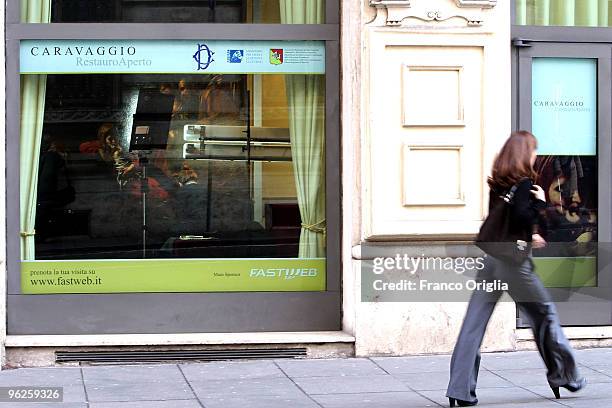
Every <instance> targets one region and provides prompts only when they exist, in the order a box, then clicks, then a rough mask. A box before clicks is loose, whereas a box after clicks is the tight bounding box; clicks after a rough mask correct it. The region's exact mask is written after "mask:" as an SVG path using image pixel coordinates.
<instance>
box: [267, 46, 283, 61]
mask: <svg viewBox="0 0 612 408" xmlns="http://www.w3.org/2000/svg"><path fill="white" fill-rule="evenodd" d="M282 63H283V49H282V48H271V49H270V64H272V65H280V64H282Z"/></svg>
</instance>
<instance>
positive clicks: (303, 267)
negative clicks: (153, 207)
mask: <svg viewBox="0 0 612 408" xmlns="http://www.w3.org/2000/svg"><path fill="white" fill-rule="evenodd" d="M325 277H326V274H325V259H324V258H316V259H287V258H279V259H258V258H254V259H197V260H196V259H150V260H121V261H116V260H113V261H105V260H91V261H85V260H81V261H22V262H21V291H22V293H24V294H53V293H137V292H140V293H147V292H285V291H286V292H298V291H324V290H325V283H326V279H325Z"/></svg>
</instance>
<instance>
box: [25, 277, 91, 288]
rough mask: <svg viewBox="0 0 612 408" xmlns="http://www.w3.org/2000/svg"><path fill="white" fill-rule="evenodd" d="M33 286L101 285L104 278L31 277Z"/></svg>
mask: <svg viewBox="0 0 612 408" xmlns="http://www.w3.org/2000/svg"><path fill="white" fill-rule="evenodd" d="M30 283H31V284H32V286H69V285H101V284H102V278H90V277H86V278H63V277H61V276H58V277H57V278H46V279H30Z"/></svg>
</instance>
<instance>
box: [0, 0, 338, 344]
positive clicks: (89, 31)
mask: <svg viewBox="0 0 612 408" xmlns="http://www.w3.org/2000/svg"><path fill="white" fill-rule="evenodd" d="M339 10H340V8H339V0H326V21H325V24H248V23H245V24H223V23H203V24H198V23H181V24H176V23H154V24H149V23H48V24H29V23H21V22H20V2H19V1H9V2H7V8H6V56H7V58H6V101H7V104H6V105H7V107H6V122H5V126H6V129H5V130H6V135H7V144H6V177H7V178H6V191H7V202H6V208H7V231H6V233H7V236H6V245H7V247H6V251H7V295H8V302H7V303H8V305H7V307H8V311H9V318H8V331H9V333H10V334H42V333H49V334H53V333H52V331H54V330H55V327H53V324H57V321H56V322H51V323H47V322H45V319H47V320H48V318H49V316H47V317H45V316H44V313H43V315H41V316H40V318H36V319H35V321H30V322H29V323H28V324H22V323H18V322H19V319H17V318H15V319H11V310H12V309H17V308H22V307H27V306H26V305H30V303H29V301H28V299H29V300H30V301H32V302H35V303H36V304H38V306H37V307H39V308H40V309H39V310H44V308H45V307H48V306H49V305H52V304H55V303H54V302H58V303H61V302H64V303H65V305H64V306H63V307H62V308H61V310H63V311H65V312H68V310H69V308H70V307H72V308H73V307H75V306H76V307H79V306H78V305H80V304H81V303H79V302H82V303H84V302H85V301H86V299H87V297H93V298H95V301H94V302H92V303H95V304H98V307H99V306H100V305H101V304H104V302H113V303H117V302H118V304H117V305H115V306H114V307H118V306H119V304H122V305H123V307H129V306H132V307H133V306H134V305H135V304H136V303H135V302H140V301H142V300H143V297H144V298H146V299H144V300H145V303H146V302H149V301H150V302H152V303H155V302H156V299H160V300H161V299H165V297H167V296H174V297H175V298H177V301H184V302H187V303H189V304H192V305H199V307H203V306H202V305H203V303H202V302H205V303H208V302H214V301H215V299H216V301H217V302H219V301H220V300H219V299H225V300H223V303H224V304H225V303H231V302H233V303H235V302H241V303H244V304H245V305H247V306H248V305H249V304H251V301H252V302H255V303H257V302H260V303H261V302H264V299H265V298H264V296H270V294H271V293H273V294H275V296H277V297H278V299H279V300H282V299H286V300H287V301H289V300H291V301H294V302H295V301H296V296H297V297H299V296H301V295H302V297H303V299H301V300H298V303H299V302H301V304H302V305H303V307H310V308H311V309H312V311H313V314H322V316H321V317H317V318H313V319H312V322H310V323H307V325H306V326H307V327H303V328H300V327H295V326H296V324H295V323H291V324H290V323H288V322H289V321H290V320H291V319H290V318H289V317H288V316H286V315H287V313H285V314H283V313H282V311H279V316H280V315H282V316H286V318H283V319H282V320H283V321H284V322H285V323H287V324H285V325H282V324H281V323H283V322H282V321H279V322H278V323H266V322H261V321H259V322H258V321H253V322H250V321H248V320H246V319H240V318H239V319H230V320H232V321H233V326H235V327H239V326H240V324H239V323H242V325H243V326H240V327H244V328H245V329H246V330H247V331H248V330H251V331H253V330H254V329H253V327H255V328H256V329H257V330H260V331H280V330H283V331H284V330H287V331H298V330H340V328H341V302H342V301H341V253H340V251H341V207H340V205H339V203H340V202H341V176H340V175H341V173H340V172H341V165H340V48H339V41H340V28H339ZM75 38H78V39H83V40H88V39H98V40H101V39H107V40H115V39H130V40H132V39H133V40H136V39H144V40H202V39H206V40H245V39H248V40H303V41H324V42H325V50H326V61H325V66H326V73H325V92H326V93H325V104H326V105H325V115H326V116H325V138H326V139H325V146H326V147H325V155H326V158H325V166H326V176H325V181H326V205H325V206H326V220H327V242H326V245H327V247H326V248H327V249H326V253H327V255H326V258H327V261H326V265H327V268H326V272H327V273H326V290H325V292H295V293H291V292H265V293H263V292H235V293H220V294H211V293H208V292H194V293H186V294H176V293H174V294H173V293H163V294H153V293H121V294H117V293H112V294H87V295H72V294H71V295H59V294H58V295H24V294H22V292H21V276H20V275H21V274H20V245H21V243H20V239H19V232H20V226H19V211H20V200H19V197H20V195H19V131H20V106H19V105H20V103H19V100H20V74H19V45H20V41H21V40H26V39H75ZM211 295H212V296H211ZM223 296H225V297H223ZM205 297H206V299H205ZM93 298H91V299H93ZM179 298H180V299H183V300H178V299H179ZM275 298H276V297H275ZM103 299H106V300H103ZM74 302H76V303H74ZM71 304H72V306H70V305H71ZM147 304H148V303H147ZM92 307H94V306H93V305H92ZM245 307H246V306H245ZM250 307H252V305H251V306H250ZM330 307H333V309H334V310H333V311H330V310H329V309H330ZM182 309H184V308H182ZM73 310H74V309H73ZM150 312H151V314H155V311H150ZM133 313H135V312H133ZM289 314H290V313H289ZM134 317H136V316H134ZM293 318H294V317H293ZM188 319H189V316H186V318H185V319H183V320H188ZM12 320H14V321H12ZM54 320H55V319H54ZM64 320H67V319H62V321H64ZM101 320H103V321H102V322H101V323H100V324H101V325H103V324H104V321H106V320H107V319H106V317H105V318H104V319H101ZM204 320H206V319H204ZM221 320H223V319H221ZM196 323H197V322H196ZM209 323H210V318H209V319H208V320H206V322H204V321H202V322H201V323H199V324H200V325H202V324H204V325H208V324H209ZM143 324H144V322H143ZM224 324H225V323H222V322H220V323H219V324H213V325H212V326H214V327H212V326H211V327H210V330H204V331H223V330H226V331H228V329H227V327H226V325H224ZM26 326H31V327H32V329H30V328H26ZM59 326H61V327H58V328H57V330H58V332H57V333H59V334H62V333H70V334H79V333H81V334H85V333H89V331H88V330H90V329H89V328H87V327H86V326H85V325H83V324H82V323H77V324H72V325H71V323H66V324H65V325H63V324H60V325H59ZM298 326H299V325H298ZM132 327H134V329H132ZM37 328H38V329H37ZM39 329H40V330H39ZM95 330H97V331H96V332H97V333H103V332H105V333H110V332H113V333H122V332H123V333H129V332H151V333H152V332H164V333H168V332H177V331H181V330H183V331H186V332H188V331H193V328H190V327H182V326H176V324H175V325H174V326H173V325H172V323H171V324H168V325H164V326H162V327H160V328H158V327H153V328H152V327H149V326H146V325H144V326H143V325H140V326H139V325H138V324H137V325H136V326H131V325H128V326H126V325H124V326H123V328H122V326H121V325H120V324H119V325H118V326H116V327H101V326H100V327H97V328H96V329H95ZM126 330H127V331H126ZM143 330H144V331H143ZM151 330H152V331H151ZM230 331H231V330H230Z"/></svg>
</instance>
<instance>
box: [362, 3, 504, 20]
mask: <svg viewBox="0 0 612 408" xmlns="http://www.w3.org/2000/svg"><path fill="white" fill-rule="evenodd" d="M496 4H497V0H370V6H372V7H376V9H377V12H378V13H381V12H382V10H386V20H385V25H387V26H401V25H408V24H405V23H404V22H405V21H406V20H409V19H417V20H420V21H423V22H442V21H446V20H450V19H451V18H460V19H462V20H464V21H465V23H466V25H467V26H480V25H482V24H483V22H484V18H485V10H486V9H490V8H493V7H495V5H496ZM462 9H470V11H469V12H468V11H467V10H462ZM377 20H378V19H377Z"/></svg>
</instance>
